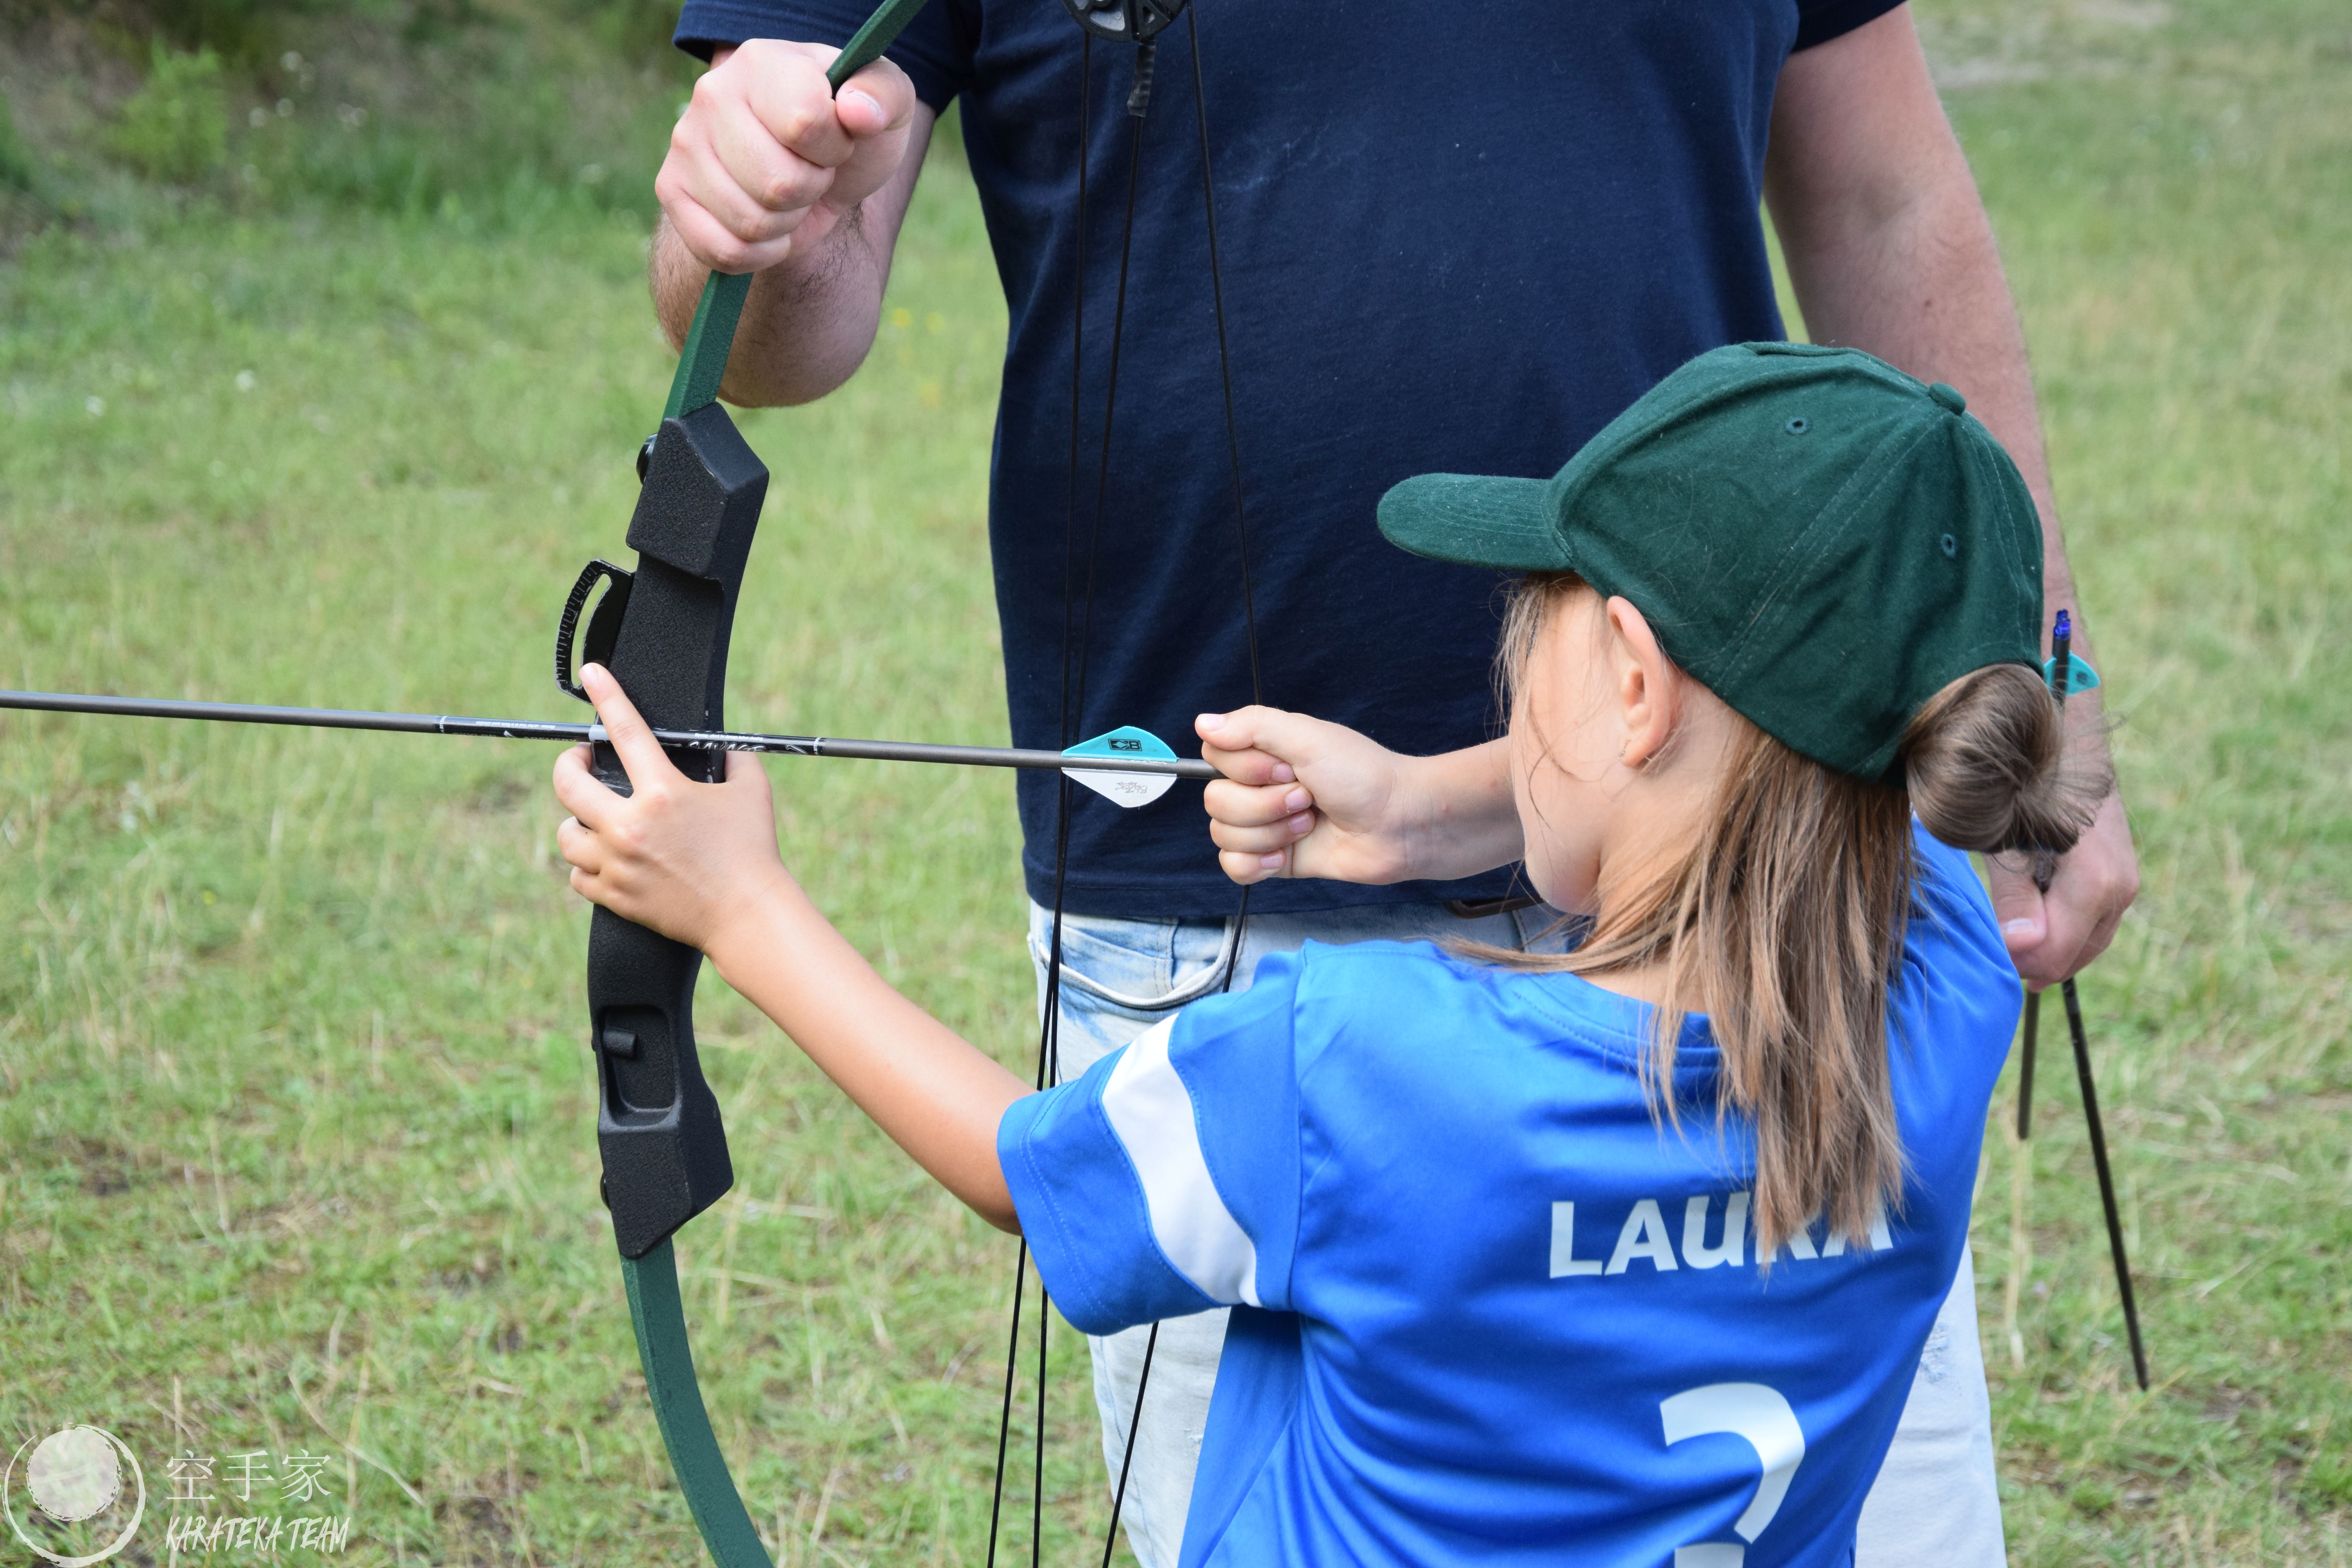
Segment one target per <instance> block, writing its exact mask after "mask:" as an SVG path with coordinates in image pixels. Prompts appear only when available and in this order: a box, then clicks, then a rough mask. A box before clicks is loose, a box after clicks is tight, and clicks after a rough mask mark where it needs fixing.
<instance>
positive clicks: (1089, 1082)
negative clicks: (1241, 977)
mask: <svg viewBox="0 0 2352 1568" xmlns="http://www.w3.org/2000/svg"><path fill="white" fill-rule="evenodd" d="M1297 975H1298V966H1297V959H1295V958H1294V957H1292V956H1290V955H1286V954H1284V955H1276V956H1271V957H1268V958H1267V959H1266V960H1265V961H1264V962H1263V963H1260V964H1259V966H1258V973H1257V977H1256V982H1255V984H1253V985H1252V986H1251V987H1250V989H1249V990H1247V991H1245V992H1242V993H1239V994H1234V995H1227V996H1215V997H1211V998H1209V999H1207V1000H1205V1001H1202V1002H1199V1003H1195V1004H1194V1005H1192V1006H1191V1007H1188V1008H1186V1009H1185V1010H1184V1011H1183V1012H1181V1013H1179V1014H1177V1015H1176V1016H1174V1017H1172V1018H1170V1019H1168V1020H1166V1021H1165V1022H1163V1023H1161V1024H1160V1025H1158V1026H1155V1027H1153V1028H1150V1029H1148V1030H1146V1031H1145V1032H1144V1033H1143V1034H1142V1035H1140V1036H1139V1037H1137V1038H1136V1039H1135V1040H1134V1041H1132V1042H1130V1043H1129V1045H1128V1046H1127V1047H1126V1048H1124V1049H1123V1050H1120V1051H1118V1052H1116V1053H1114V1054H1113V1055H1111V1056H1109V1057H1107V1058H1104V1059H1103V1060H1102V1061H1100V1062H1097V1063H1096V1064H1095V1066H1094V1068H1092V1069H1091V1070H1090V1071H1088V1072H1087V1075H1086V1077H1084V1078H1082V1079H1078V1080H1077V1081H1076V1083H1069V1084H1063V1085H1060V1086H1058V1087H1056V1088H1054V1089H1047V1090H1045V1092H1044V1093H1042V1094H1035V1095H1031V1096H1028V1097H1027V1098H1025V1099H1023V1100H1016V1101H1014V1102H1013V1106H1012V1107H1011V1109H1009V1110H1006V1111H1005V1113H1004V1119H1003V1121H1001V1122H1000V1123H999V1124H998V1126H997V1132H996V1152H997V1159H998V1161H999V1162H1000V1163H1001V1164H1002V1165H1003V1171H1004V1180H1005V1184H1006V1186H1007V1187H1008V1188H1010V1189H1011V1191H1012V1194H1013V1208H1014V1210H1015V1212H1017V1213H1018V1214H1019V1215H1020V1218H1021V1228H1022V1232H1023V1234H1024V1236H1026V1237H1028V1241H1029V1248H1030V1251H1031V1253H1032V1254H1033V1255H1034V1257H1035V1258H1036V1259H1037V1272H1038V1274H1039V1276H1040V1277H1041V1278H1042V1279H1044V1280H1045V1285H1046V1289H1049V1290H1050V1291H1052V1292H1053V1295H1054V1299H1055V1300H1056V1301H1057V1302H1059V1303H1060V1305H1061V1308H1062V1311H1063V1314H1064V1315H1065V1316H1066V1317H1067V1318H1068V1319H1069V1320H1070V1321H1071V1322H1072V1323H1074V1324H1076V1326H1077V1327H1079V1328H1080V1329H1083V1330H1084V1331H1087V1332H1088V1333H1095V1334H1100V1333H1112V1332H1116V1331H1118V1330H1120V1329H1124V1328H1130V1327H1132V1326H1134V1325H1135V1324H1138V1323H1148V1322H1154V1321H1159V1320H1160V1319H1162V1318H1171V1317H1181V1316H1183V1315H1185V1314H1187V1313H1192V1312H1201V1311H1206V1310H1210V1309H1211V1308H1213V1307H1221V1306H1235V1305H1245V1306H1252V1307H1266V1308H1273V1309H1276V1310H1281V1309H1285V1308H1286V1307H1287V1305H1288V1295H1289V1288H1290V1259H1291V1253H1292V1250H1293V1247H1294V1244H1295V1241H1296V1238H1297V1232H1298V1163H1299V1162H1298V1075H1297V1053H1296V1050H1295V1048H1294V1046H1293V1031H1292V1018H1293V1015H1294V1012H1295V1004H1296V998H1297Z"/></svg>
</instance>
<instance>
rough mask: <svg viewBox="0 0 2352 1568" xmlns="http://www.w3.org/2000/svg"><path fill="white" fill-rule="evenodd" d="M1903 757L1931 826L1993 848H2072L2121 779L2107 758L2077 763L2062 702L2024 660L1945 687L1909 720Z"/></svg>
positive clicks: (1943, 835) (1953, 841) (1922, 815)
mask: <svg viewBox="0 0 2352 1568" xmlns="http://www.w3.org/2000/svg"><path fill="white" fill-rule="evenodd" d="M1903 765H1904V773H1905V775H1906V782H1907V784H1908V787H1909V791H1910V795H1911V809H1912V810H1913V811H1914V812H1916V814H1917V815H1918V817H1919V821H1920V823H1921V824H1922V825H1923V826H1925V827H1926V828H1927V831H1928V832H1930V833H1932V834H1934V835H1935V836H1936V837H1937V838H1939V839H1941V840H1942V841H1943V842H1945V843H1947V844H1949V845H1951V846H1953V847H1955V848H1959V849H1976V850H1981V851H1983V852H1984V853H1986V854H1997V853H1999V852H2000V851H2002V850H2005V849H2032V850H2040V851H2043V852H2046V853H2049V854H2053V855H2062V854H2063V853H2065V852H2066V851H2067V850H2069V849H2071V848H2073V847H2074V841H2075V840H2076V839H2078V838H2080V837H2082V836H2083V833H2084V829H2086V828H2087V827H2089V826H2090V825H2091V818H2092V817H2093V816H2095V814H2096V813H2097V811H2098V805H2099V802H2100V801H2101V800H2103V799H2105V796H2106V795H2107V793H2108V790H2109V789H2110V787H2111V786H2112V782H2113V781H2112V779H2111V777H2110V775H2109V774H2108V772H2107V770H2106V769H2105V766H2104V765H2100V766H2096V767H2093V768H2088V769H2086V768H2084V767H2081V766H2079V765H2074V764H2073V763H2072V762H2071V760H2070V759H2069V757H2068V755H2067V748H2066V728H2065V721H2064V718H2063V715H2062V714H2061V712H2060V710H2059V708H2058V705H2057V704H2056V703H2055V702H2053V701H2052V700H2051V699H2050V689H2049V688H2048V687H2046V686H2044V685H2043V684H2042V678H2041V677H2040V676H2039V675H2037V674H2035V673H2034V672H2033V671H2032V670H2031V669H2029V668H2026V667H2025V666H2024V665H2021V664H1994V665H1988V666H1986V667H1985V668H1982V669H1978V670H1971V671H1970V672H1969V673H1968V674H1967V675H1964V676H1962V677H1960V678H1959V679H1958V680H1955V681H1953V682H1952V683H1951V684H1949V685H1948V686H1946V687H1945V688H1944V689H1942V690H1941V691H1938V692H1937V693H1936V695H1935V696H1934V697H1933V698H1931V699H1929V700H1928V701H1927V706H1925V707H1923V708H1922V709H1920V710H1919V712H1918V715H1917V716H1916V718H1914V719H1913V720H1912V721H1911V727H1910V731H1909V732H1908V733H1907V734H1906V736H1905V738H1904V742H1903Z"/></svg>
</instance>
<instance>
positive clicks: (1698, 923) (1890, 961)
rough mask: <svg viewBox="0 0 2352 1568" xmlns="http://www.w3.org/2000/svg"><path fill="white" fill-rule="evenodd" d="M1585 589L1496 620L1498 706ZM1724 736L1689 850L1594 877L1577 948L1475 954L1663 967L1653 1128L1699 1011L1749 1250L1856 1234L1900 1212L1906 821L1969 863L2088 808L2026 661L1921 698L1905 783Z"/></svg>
mask: <svg viewBox="0 0 2352 1568" xmlns="http://www.w3.org/2000/svg"><path fill="white" fill-rule="evenodd" d="M1591 592H1592V590H1591V589H1590V588H1589V587H1587V586H1586V585H1585V584H1584V583H1583V581H1582V580H1581V579H1580V578H1578V577H1576V576H1574V575H1572V574H1538V575H1536V576H1532V577H1530V578H1528V579H1527V580H1526V581H1525V582H1524V583H1523V584H1520V586H1519V588H1518V589H1517V592H1516V593H1515V594H1514V595H1513V597H1512V600H1511V605H1510V609H1509V613H1508V615H1507V617H1506V620H1505V625H1504V635H1503V642H1502V647H1501V652H1500V656H1499V658H1498V660H1497V675H1498V677H1499V679H1500V680H1501V683H1502V685H1503V689H1504V690H1505V692H1506V694H1507V696H1510V695H1515V694H1516V693H1517V691H1518V690H1519V689H1521V687H1522V686H1523V684H1524V676H1525V673H1526V669H1527V666H1528V660H1529V658H1531V657H1532V656H1533V654H1534V652H1535V649H1536V647H1537V645H1538V639H1539V638H1540V637H1542V635H1543V632H1544V630H1545V628H1546V626H1549V624H1550V623H1551V621H1552V619H1553V618H1554V616H1556V614H1557V613H1558V612H1559V608H1560V607H1561V606H1562V605H1565V604H1567V603H1568V602H1569V601H1570V598H1571V597H1572V596H1574V595H1578V594H1580V593H1581V594H1590V593H1591ZM1732 718H1733V720H1734V721H1736V723H1737V724H1738V727H1739V730H1740V731H1741V732H1740V734H1739V737H1738V740H1737V741H1736V742H1735V743H1734V744H1733V746H1732V748H1731V752H1730V754H1729V756H1728V758H1727V764H1726V766H1725V769H1724V773H1723V777H1722V780H1721V782H1720V783H1719V784H1718V785H1717V792H1716V795H1715V800H1714V803H1713V805H1712V808H1711V809H1710V810H1709V811H1708V812H1707V813H1706V816H1705V817H1704V820H1703V821H1702V823H1701V825H1700V826H1699V829H1698V832H1697V833H1696V836H1695V837H1694V838H1693V839H1692V842H1691V844H1690V847H1689V852H1688V853H1687V854H1686V855H1685V856H1684V857H1682V858H1681V859H1680V860H1679V862H1677V863H1675V864H1673V865H1671V866H1669V867H1667V868H1665V869H1664V870H1663V871H1656V872H1650V873H1644V874H1643V880H1641V881H1640V882H1639V883H1633V882H1630V881H1626V880H1612V879H1611V876H1610V873H1609V870H1608V868H1607V867H1605V866H1604V867H1603V868H1602V871H1601V887H1600V888H1599V889H1598V892H1597V897H1598V900H1599V902H1600V906H1601V910H1602V914H1601V920H1600V921H1599V923H1598V924H1596V925H1595V926H1594V927H1593V929H1592V931H1591V933H1590V934H1589V935H1588V936H1587V937H1586V939H1585V940H1584V942H1582V943H1581V944H1580V945H1579V946H1578V947H1577V948H1576V949H1575V950H1574V951H1573V952H1567V953H1563V954H1555V955H1538V954H1528V953H1520V952H1511V951H1509V950H1507V949H1485V948H1481V949H1477V950H1476V951H1477V952H1478V953H1479V955H1480V956H1482V957H1486V958H1487V959H1489V960H1491V961H1493V962H1496V963H1505V964H1508V965H1510V966H1512V967H1515V968H1521V969H1530V970H1549V971H1565V972H1567V973H1576V974H1604V973H1609V972H1611V971H1612V970H1625V969H1634V968H1643V967H1647V966H1650V965H1653V964H1662V965H1663V966H1664V968H1663V974H1664V981H1663V992H1664V1001H1663V1002H1662V1003H1661V1004H1660V1005H1659V1006H1658V1008H1657V1016H1656V1028H1655V1032H1654V1036H1653V1037H1652V1039H1651V1040H1650V1042H1649V1044H1648V1047H1647V1048H1646V1049H1645V1050H1644V1052H1643V1058H1642V1068H1641V1071H1642V1082H1643V1091H1644V1093H1645V1094H1647V1095H1648V1097H1649V1099H1650V1103H1651V1106H1652V1108H1653V1110H1654V1112H1660V1113H1662V1114H1663V1115H1664V1118H1665V1119H1666V1120H1667V1121H1675V1120H1676V1117H1677V1108H1676V1106H1675V1096H1674V1092H1673V1087H1672V1086H1673V1082H1674V1068H1675V1041H1676V1039H1677V1038H1678V1037H1679V1036H1680V1034H1681V1031H1682V1020H1683V1016H1684V1015H1685V1012H1687V1011H1690V1010H1692V1007H1693V1005H1694V1004H1693V999H1703V1000H1704V1002H1705V1004H1706V1012H1707V1015H1708V1022H1709V1024H1710V1026H1711V1029H1710V1032H1711V1033H1712V1035H1713V1037H1714V1039H1715V1043H1716V1046H1717V1050H1718V1051H1719V1052H1720V1054H1721V1058H1722V1062H1723V1068H1722V1071H1721V1073H1720V1075H1719V1076H1718V1079H1717V1102H1716V1110H1717V1120H1718V1122H1719V1121H1721V1120H1722V1118H1723V1117H1724V1116H1725V1115H1727V1113H1728V1112H1730V1111H1731V1110H1738V1111H1740V1112H1742V1113H1744V1114H1745V1115H1746V1116H1747V1117H1748V1119H1749V1120H1750V1121H1752V1122H1753V1123H1754V1126H1755V1140H1756V1179H1755V1189H1754V1198H1753V1205H1752V1207H1751V1209H1750V1213H1751V1215H1753V1216H1754V1224H1755V1226H1756V1256H1757V1257H1758V1258H1769V1257H1770V1256H1771V1254H1772V1249H1773V1247H1776V1246H1777V1245H1779V1244H1780V1242H1781V1241H1783V1240H1785V1239H1786V1238H1787V1237H1790V1236H1791V1235H1793V1234H1794V1233H1796V1232H1797V1231H1799V1230H1801V1229H1803V1228H1804V1227H1805V1226H1808V1225H1810V1224H1811V1221H1812V1219H1813V1217H1814V1216H1815V1215H1823V1214H1826V1215H1828V1217H1829V1221H1830V1226H1831V1229H1832V1234H1836V1235H1843V1236H1847V1237H1853V1238H1854V1239H1856V1240H1859V1239H1861V1238H1862V1237H1864V1236H1865V1235H1867V1234H1868V1232H1869V1229H1870V1227H1871V1225H1872V1223H1873V1222H1874V1220H1875V1219H1876V1218H1877V1217H1878V1216H1879V1215H1881V1214H1884V1213H1887V1212H1890V1211H1892V1210H1894V1209H1895V1207H1896V1206H1897V1205H1899V1202H1900V1199H1901V1195H1902V1182H1903V1150H1902V1143H1901V1140H1900V1138H1899V1136H1898V1135H1897V1131H1896V1127H1895V1102H1894V1097H1893V1093H1892V1090H1891V1088H1890V1085H1889V1079H1888V1072H1887V1048H1888V1047H1887V1021H1886V993H1887V988H1888V986H1889V984H1891V983H1892V980H1893V978H1894V975H1895V971H1896V966H1897V965H1898V964H1899V963H1901V960H1902V953H1903V940H1904V930H1905V926H1906V923H1907V921H1908V920H1909V918H1910V914H1911V908H1912V897H1913V882H1914V879H1915V878H1916V874H1917V869H1916V866H1915V865H1914V863H1913V857H1912V851H1911V817H1912V816H1913V814H1915V813H1916V815H1917V816H1918V818H1919V821H1920V822H1921V824H1922V825H1923V826H1926V828H1927V831H1928V832H1930V833H1932V834H1934V835H1935V836H1936V837H1937V838H1939V839H1941V840H1942V841H1943V842H1945V843H1947V844H1950V845H1953V846H1954V847H1958V848H1963V849H1977V850H1982V851H1985V852H1987V853H1998V852H2000V851H2005V850H2028V851H2032V852H2035V853H2039V854H2058V853H2063V851H2064V850H2066V849H2068V848H2070V847H2073V845H2074V840H2075V839H2076V838H2077V837H2079V836H2080V835H2081V833H2082V831H2083V829H2084V827H2085V826H2088V824H2089V821H2090V817H2091V814H2092V812H2093V810H2094V809H2095V805H2096V803H2097V801H2098V800H2099V799H2100V798H2101V797H2102V796H2104V795H2105V793H2106V781H2105V778H2104V777H2085V778H2070V777H2068V776H2066V773H2067V770H2066V768H2065V766H2064V762H2065V757H2064V752H2065V737H2064V732H2063V722H2062V721H2061V720H2060V717H2059V714H2058V710H2057V707H2056V705H2055V704H2054V703H2053V702H2052V701H2051V700H2050V694H2049V692H2048V691H2047V689H2044V688H2043V686H2042V682H2041V680H2040V679H2038V678H2037V677H2036V676H2035V675H2034V673H2033V672H2032V670H2031V669H2029V668H2026V667H2025V666H2023V665H1993V666H1990V667H1988V668H1983V669H1979V670H1976V671H1974V672H1972V673H1970V674H1969V675H1964V676H1962V677H1961V678H1960V679H1958V680H1955V681H1953V682H1952V683H1951V684H1950V685H1948V686H1947V687H1945V688H1944V689H1942V690H1941V691H1939V692H1937V694H1936V696H1935V698H1934V699H1933V700H1930V701H1929V702H1928V703H1927V706H1925V707H1924V708H1922V709H1921V710H1919V712H1918V714H1917V715H1916V717H1915V718H1914V719H1913V720H1912V721H1911V725H1910V729H1909V731H1908V733H1907V734H1906V738H1905V741H1904V748H1903V752H1902V756H1903V761H1904V767H1905V773H1906V787H1902V788H1895V787H1891V786H1889V785H1886V784H1874V783H1871V782H1869V781H1866V780H1864V779H1858V778H1854V777H1852V776H1850V775H1848V774H1844V773H1837V772H1835V771H1833V770H1832V769H1830V768H1827V767H1824V766H1822V764H1821V763H1816V762H1814V761H1812V760H1811V758H1808V757H1804V756H1801V755H1800V754H1798V753H1797V752H1794V751H1791V750H1790V748H1789V747H1788V746H1786V745H1784V744H1782V743H1781V742H1779V741H1777V740H1775V739H1773V738H1772V737H1771V736H1769V735H1768V734H1766V733H1765V732H1764V731H1761V730H1759V729H1758V728H1757V727H1756V726H1755V725H1754V724H1752V723H1750V722H1748V721H1747V720H1746V719H1744V718H1741V717H1740V716H1739V715H1738V714H1737V713H1735V714H1733V715H1732Z"/></svg>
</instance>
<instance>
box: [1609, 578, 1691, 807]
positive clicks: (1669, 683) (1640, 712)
mask: <svg viewBox="0 0 2352 1568" xmlns="http://www.w3.org/2000/svg"><path fill="white" fill-rule="evenodd" d="M1606 614H1607V615H1608V617H1609V653H1610V665H1611V668H1610V675H1611V678H1612V683H1613V685H1614V688H1615V691H1616V700H1617V704H1618V708H1619V718H1620V720H1621V721H1622V723H1623V724H1624V727H1625V750H1624V752H1623V753H1622V755H1621V757H1620V758H1619V760H1620V761H1622V763H1624V764H1625V765H1626V766H1627V767H1629V768H1639V767H1642V766H1643V764H1645V763H1648V762H1649V761H1650V760H1651V759H1652V758H1654V757H1655V756H1657V755H1658V753H1659V752H1663V751H1664V750H1665V749H1666V742H1669V741H1671V740H1672V739H1674V734H1675V725H1676V724H1677V723H1679V722H1680V721H1681V719H1682V686H1683V681H1682V671H1681V670H1679V669H1676V668H1675V665H1674V661H1673V660H1672V659H1669V658H1667V657H1666V655H1665V650H1664V649H1663V648H1661V647H1659V646H1658V638H1657V635H1656V634H1655V633H1654V632H1653V631H1651V630H1650V623H1649V620H1648V619H1647V618H1646V617H1645V616H1643V614H1642V612H1641V611H1640V610H1639V609H1637V608H1635V607H1634V605H1633V601H1632V600H1631V599H1626V598H1622V597H1619V596H1617V595H1611V597H1610V599H1609V603H1608V605H1607V609H1606Z"/></svg>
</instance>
